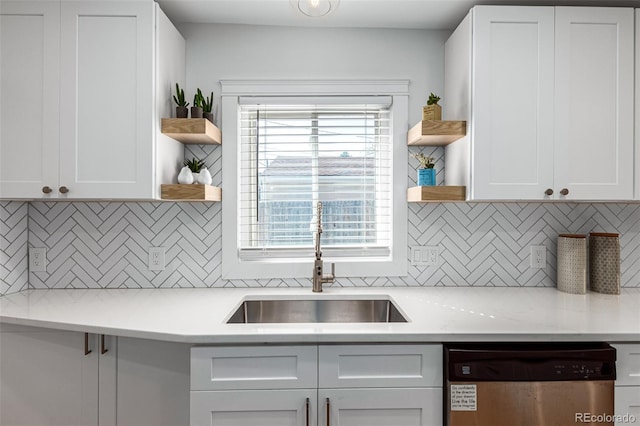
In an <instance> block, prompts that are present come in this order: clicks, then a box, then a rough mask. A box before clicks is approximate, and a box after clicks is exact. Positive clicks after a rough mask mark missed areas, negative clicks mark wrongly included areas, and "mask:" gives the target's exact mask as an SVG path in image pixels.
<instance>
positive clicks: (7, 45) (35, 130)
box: [0, 1, 60, 198]
mask: <svg viewBox="0 0 640 426" xmlns="http://www.w3.org/2000/svg"><path fill="white" fill-rule="evenodd" d="M59 41H60V5H59V3H57V2H51V1H2V2H0V55H1V57H0V94H1V96H0V197H4V198H31V197H40V196H42V188H43V187H44V186H47V185H55V182H57V181H58V161H57V158H58V130H59V102H58V99H59V92H60V85H59V82H60V70H59V64H60V63H59V57H60V43H59ZM52 182H53V183H52Z"/></svg>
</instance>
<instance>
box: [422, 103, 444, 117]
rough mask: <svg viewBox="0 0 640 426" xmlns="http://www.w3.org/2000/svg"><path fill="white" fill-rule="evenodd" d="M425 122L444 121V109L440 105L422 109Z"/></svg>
mask: <svg viewBox="0 0 640 426" xmlns="http://www.w3.org/2000/svg"><path fill="white" fill-rule="evenodd" d="M422 119H423V120H442V107H441V106H440V105H427V106H424V107H422Z"/></svg>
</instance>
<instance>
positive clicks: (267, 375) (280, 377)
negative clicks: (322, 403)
mask: <svg viewBox="0 0 640 426" xmlns="http://www.w3.org/2000/svg"><path fill="white" fill-rule="evenodd" d="M317 361H318V351H317V347H316V346H271V347H266V346H260V347H256V346H247V347H241V346H234V347H220V348H218V347H195V348H192V349H191V390H226V389H276V388H288V389H299V388H315V387H317V384H318V376H317V367H316V365H317Z"/></svg>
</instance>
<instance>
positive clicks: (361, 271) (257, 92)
mask: <svg viewBox="0 0 640 426" xmlns="http://www.w3.org/2000/svg"><path fill="white" fill-rule="evenodd" d="M220 84H221V88H222V90H221V107H222V123H221V127H222V131H223V143H222V193H223V201H222V247H221V250H222V279H265V278H267V279H269V278H283V279H284V278H309V279H310V278H311V273H312V267H313V260H314V259H313V258H312V257H309V258H308V259H305V258H303V259H273V258H270V259H251V260H242V259H240V257H239V242H238V232H237V230H238V224H239V214H238V202H239V197H238V194H239V193H240V179H239V175H238V174H239V167H238V161H239V150H240V143H239V142H238V141H239V137H240V120H239V117H240V105H239V98H240V97H241V96H380V95H386V96H391V97H392V98H393V101H392V106H391V126H392V129H393V134H392V170H393V185H392V193H391V199H392V213H391V214H392V237H391V252H390V253H389V255H388V256H384V257H366V258H364V257H362V258H359V257H349V258H345V257H336V258H331V257H323V260H325V262H335V263H336V276H337V277H338V278H340V277H378V276H406V275H407V210H408V208H407V198H406V191H407V186H406V181H407V147H406V136H407V129H408V128H409V119H408V112H409V111H408V99H409V82H408V81H407V80H375V81H372V80H366V81H361V80H358V81H349V80H339V81H336V80H327V81H306V80H305V81H295V80H294V81H291V80H287V81H283V80H275V81H255V80H251V81H248V80H223V81H221V82H220Z"/></svg>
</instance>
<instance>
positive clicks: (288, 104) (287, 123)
mask: <svg viewBox="0 0 640 426" xmlns="http://www.w3.org/2000/svg"><path fill="white" fill-rule="evenodd" d="M287 87H288V86H287ZM322 91H324V90H321V92H322ZM268 92H269V96H246V95H245V96H242V95H240V96H238V95H226V93H225V82H223V93H222V95H223V106H222V108H223V110H222V113H223V123H222V127H223V131H224V139H225V143H223V154H222V155H223V193H224V201H223V247H222V252H223V253H222V255H223V278H289V277H306V278H310V277H311V261H312V258H313V254H314V231H315V226H316V219H317V218H316V204H317V202H318V201H321V202H322V205H323V215H322V226H323V233H322V252H323V258H324V259H325V260H327V261H335V262H336V263H337V265H336V273H337V275H338V276H370V275H404V274H406V250H407V248H406V209H407V204H406V198H405V197H406V195H405V193H406V179H407V177H406V164H407V160H406V142H405V141H406V128H407V125H406V118H405V119H404V121H405V123H403V125H401V128H404V129H405V132H404V135H403V138H402V139H401V140H400V141H399V143H402V146H403V148H404V149H403V150H402V152H403V153H404V155H403V156H402V158H401V159H400V161H398V160H399V159H398V158H396V157H397V156H398V154H397V153H394V140H396V142H397V143H398V141H397V135H398V134H402V132H398V131H395V133H394V126H395V125H396V124H397V122H396V120H397V119H398V117H399V116H400V117H402V116H404V117H406V96H390V95H389V94H382V95H380V94H377V93H376V94H373V95H368V96H363V94H361V93H358V94H355V95H342V94H340V96H336V94H335V93H329V94H326V95H325V94H324V93H315V92H314V93H300V94H299V95H298V94H296V95H297V96H292V94H291V92H290V90H284V91H283V92H284V96H278V95H273V94H272V93H271V89H269V90H268ZM276 92H277V91H276ZM395 98H400V99H399V100H398V99H395ZM398 103H399V104H400V107H404V108H400V110H402V109H404V112H403V113H399V112H398V105H397V104H398ZM230 115H231V116H233V119H234V121H235V122H234V123H231V119H230V117H229V116H230ZM227 119H228V121H227ZM230 127H231V128H234V129H235V132H231V133H234V134H233V135H231V136H230V135H229V132H228V131H227V129H228V128H230ZM234 141H237V143H234ZM394 155H395V157H394ZM229 157H234V159H233V161H231V160H230V158H229ZM233 164H236V165H237V166H236V167H235V168H234V167H233ZM397 164H401V165H400V166H399V167H396V165H397ZM397 168H399V169H400V170H396V169H397ZM398 175H399V176H401V178H400V180H401V181H400V184H401V186H400V188H402V194H401V197H402V200H403V203H402V204H401V205H398V202H397V201H398V199H399V198H398ZM229 181H231V185H228V183H229ZM230 188H236V190H235V191H233V189H230ZM230 192H231V194H230ZM229 195H231V197H230V196H229ZM229 223H233V224H234V226H233V228H232V227H231V226H228V225H229ZM402 225H404V226H402ZM398 234H400V235H398ZM403 243H404V245H403Z"/></svg>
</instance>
